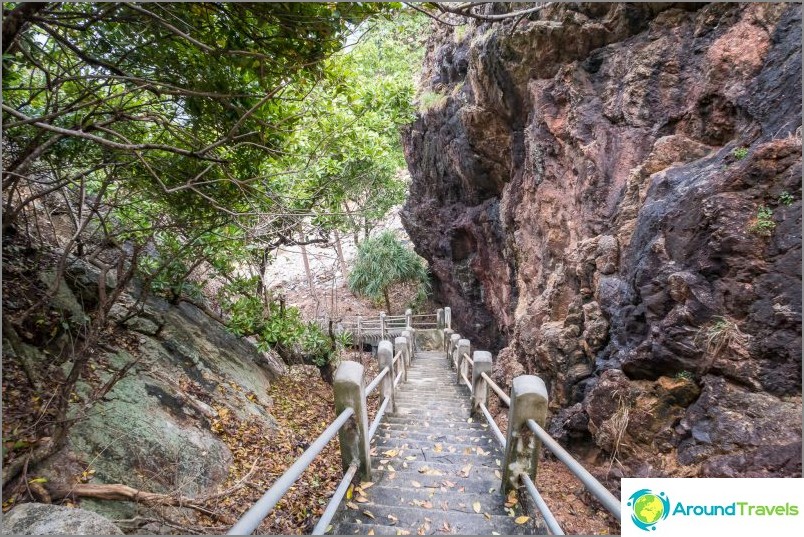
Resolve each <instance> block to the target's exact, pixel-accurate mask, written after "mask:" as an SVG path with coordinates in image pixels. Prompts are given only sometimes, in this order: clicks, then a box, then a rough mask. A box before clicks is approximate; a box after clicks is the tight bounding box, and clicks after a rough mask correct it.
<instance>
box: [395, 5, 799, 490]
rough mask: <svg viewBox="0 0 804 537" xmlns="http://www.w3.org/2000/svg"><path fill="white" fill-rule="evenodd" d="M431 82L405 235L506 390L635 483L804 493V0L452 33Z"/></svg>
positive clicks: (416, 128) (436, 41) (590, 14)
mask: <svg viewBox="0 0 804 537" xmlns="http://www.w3.org/2000/svg"><path fill="white" fill-rule="evenodd" d="M488 9H492V10H501V9H503V7H502V6H501V5H497V6H492V7H489V8H488ZM422 86H423V87H422V90H421V98H420V103H421V104H420V112H421V113H420V116H419V117H418V118H417V120H416V122H415V123H414V124H413V125H412V126H411V127H410V128H409V129H408V130H407V132H405V134H404V136H403V138H404V145H405V151H406V157H407V161H408V166H409V168H410V171H411V174H412V185H411V189H410V197H409V200H408V202H407V205H406V206H405V209H404V211H403V214H402V219H403V223H404V225H405V227H406V229H407V231H408V233H409V234H410V236H411V238H412V240H413V242H414V243H415V246H416V250H417V252H418V253H419V254H421V255H422V256H423V257H425V258H426V259H427V260H428V261H429V262H430V266H431V270H432V273H433V276H434V280H435V292H436V294H437V297H438V298H439V299H440V300H441V301H442V302H443V303H444V304H447V305H450V306H451V307H452V308H453V318H454V320H455V324H457V330H459V331H460V332H461V333H462V334H464V335H467V336H468V337H470V338H471V340H472V342H473V345H476V347H477V348H481V349H482V348H489V349H492V350H495V351H499V353H498V355H497V357H496V360H497V364H496V366H495V375H496V376H497V378H498V379H499V380H501V381H502V382H510V378H511V377H512V376H513V375H516V374H521V373H523V372H527V373H531V374H538V375H541V376H542V377H543V378H544V379H545V380H546V381H547V382H548V385H549V388H550V394H551V405H552V408H553V411H554V412H553V418H552V425H551V427H552V430H553V432H554V433H555V434H556V435H558V436H559V437H561V438H562V439H563V440H564V441H565V442H567V443H569V444H570V445H571V446H573V447H574V448H576V449H579V450H580V449H582V448H585V449H587V450H590V451H592V452H593V453H592V454H593V455H594V454H596V455H598V457H599V458H598V460H599V461H606V462H607V463H609V464H607V465H606V467H609V468H612V470H613V472H614V475H617V474H619V475H626V476H637V475H639V476H642V475H700V476H793V475H800V474H801V410H802V407H801V289H802V288H801V153H802V145H801V6H800V4H739V5H738V4H554V5H551V6H548V7H546V8H545V9H543V10H541V11H539V12H538V13H537V14H534V15H531V16H530V17H529V18H527V19H523V20H519V21H516V20H509V21H506V22H501V23H500V22H497V23H493V24H492V23H488V22H481V23H471V24H469V25H468V26H461V27H457V28H455V27H450V26H440V27H438V28H436V30H435V34H434V36H433V37H432V39H431V40H430V42H429V46H428V53H427V56H426V60H425V65H424V71H423V76H422Z"/></svg>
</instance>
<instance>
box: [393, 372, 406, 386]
mask: <svg viewBox="0 0 804 537" xmlns="http://www.w3.org/2000/svg"><path fill="white" fill-rule="evenodd" d="M402 373H404V371H400V372H399V373H398V374H397V375H396V378H395V379H394V388H396V387H397V385H398V384H399V381H400V380H402Z"/></svg>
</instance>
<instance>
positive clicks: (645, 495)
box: [627, 489, 670, 531]
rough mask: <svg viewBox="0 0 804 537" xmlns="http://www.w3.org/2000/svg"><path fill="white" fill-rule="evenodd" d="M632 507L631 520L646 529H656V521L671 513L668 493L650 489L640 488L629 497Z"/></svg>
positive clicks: (629, 505)
mask: <svg viewBox="0 0 804 537" xmlns="http://www.w3.org/2000/svg"><path fill="white" fill-rule="evenodd" d="M627 505H628V507H630V508H631V522H633V523H634V525H635V526H636V527H637V528H639V529H641V530H644V531H650V530H655V529H656V523H657V522H659V521H660V520H664V519H665V518H667V515H668V514H670V500H669V499H668V498H667V494H665V493H664V492H660V493H658V494H656V493H654V492H653V491H651V490H650V489H640V490H638V491H636V492H635V493H633V494H632V495H631V497H630V498H628V504H627Z"/></svg>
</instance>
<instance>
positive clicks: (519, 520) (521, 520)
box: [514, 515, 530, 524]
mask: <svg viewBox="0 0 804 537" xmlns="http://www.w3.org/2000/svg"><path fill="white" fill-rule="evenodd" d="M528 520H530V517H529V516H526V515H522V516H518V517H516V518H515V519H514V522H516V523H517V524H524V523H525V522H527V521H528Z"/></svg>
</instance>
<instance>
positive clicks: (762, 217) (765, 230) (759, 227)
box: [748, 205, 776, 237]
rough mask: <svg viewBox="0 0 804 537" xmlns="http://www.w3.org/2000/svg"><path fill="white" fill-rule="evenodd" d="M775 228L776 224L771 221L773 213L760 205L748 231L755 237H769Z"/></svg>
mask: <svg viewBox="0 0 804 537" xmlns="http://www.w3.org/2000/svg"><path fill="white" fill-rule="evenodd" d="M775 228H776V222H774V221H773V211H772V210H771V209H770V207H767V206H765V205H760V206H759V209H757V216H756V218H755V219H754V220H753V222H752V223H751V225H750V226H749V227H748V229H749V231H751V232H752V233H756V234H757V235H764V236H766V237H769V236H770V234H771V232H772V231H773V230H774V229H775Z"/></svg>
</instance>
